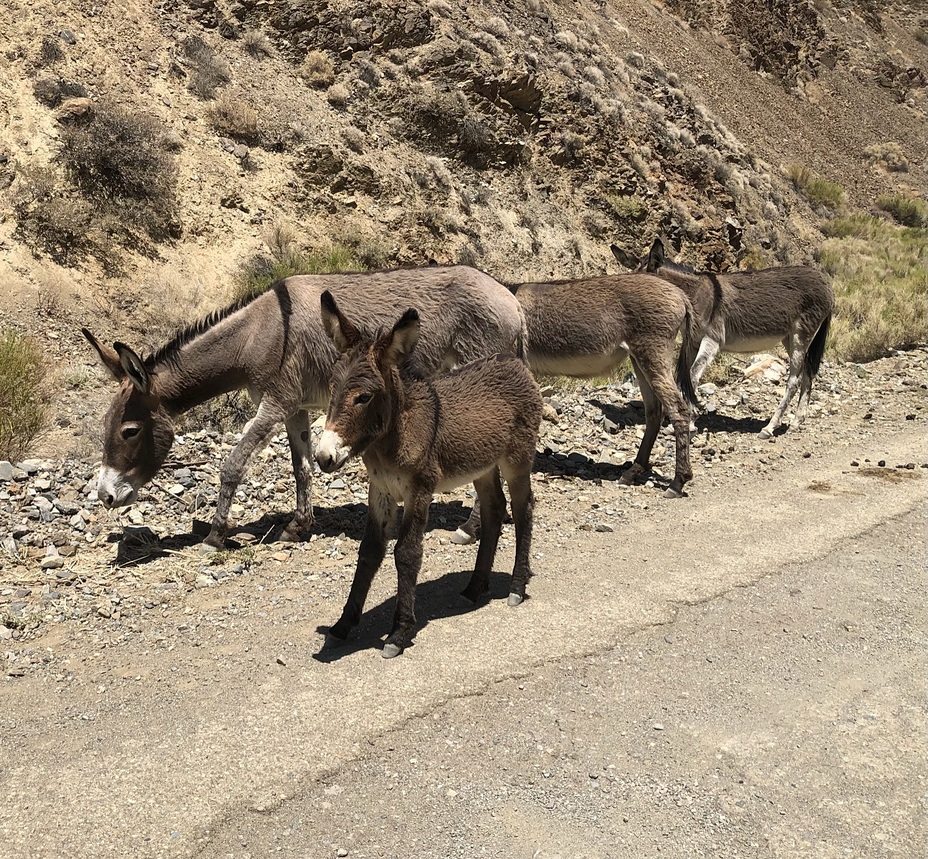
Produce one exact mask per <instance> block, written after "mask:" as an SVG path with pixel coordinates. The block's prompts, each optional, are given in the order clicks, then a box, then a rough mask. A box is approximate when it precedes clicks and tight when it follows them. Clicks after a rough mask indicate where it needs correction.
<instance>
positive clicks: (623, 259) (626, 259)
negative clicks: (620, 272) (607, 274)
mask: <svg viewBox="0 0 928 859" xmlns="http://www.w3.org/2000/svg"><path fill="white" fill-rule="evenodd" d="M609 250H611V251H612V255H613V256H614V257H615V259H616V262H618V264H619V265H620V266H622V267H623V268H627V269H630V270H631V271H636V270H637V268H638V266H639V265H640V264H641V262H640V260H637V259H635V257H633V256H632V255H631V254H630V253H628V252H627V251H625V250H624V249H623V248H620V247H619V246H618V245H609Z"/></svg>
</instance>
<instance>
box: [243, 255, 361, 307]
mask: <svg viewBox="0 0 928 859" xmlns="http://www.w3.org/2000/svg"><path fill="white" fill-rule="evenodd" d="M366 268H367V266H365V265H364V262H363V261H362V260H361V259H360V258H359V256H358V255H357V254H355V253H354V251H352V249H351V248H349V247H347V246H346V245H343V244H334V245H331V246H330V247H328V248H325V249H322V250H314V251H302V250H298V249H296V248H293V247H290V246H286V245H285V246H283V247H280V248H274V249H272V253H270V254H256V255H255V256H253V257H252V258H251V259H249V260H248V261H247V262H245V263H244V264H243V265H242V266H241V268H240V269H239V271H238V273H237V274H236V276H235V287H234V291H233V300H236V301H238V300H243V299H245V298H247V297H250V296H253V295H257V294H258V293H260V292H263V291H264V290H265V289H267V288H268V287H269V286H270V285H271V284H272V283H276V282H277V281H278V280H281V279H282V278H285V277H290V275H293V274H337V273H339V272H347V271H362V270H364V269H366Z"/></svg>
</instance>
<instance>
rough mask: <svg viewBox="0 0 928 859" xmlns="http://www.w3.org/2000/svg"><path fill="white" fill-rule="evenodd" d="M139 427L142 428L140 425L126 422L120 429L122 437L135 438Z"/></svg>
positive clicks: (139, 429) (139, 430)
mask: <svg viewBox="0 0 928 859" xmlns="http://www.w3.org/2000/svg"><path fill="white" fill-rule="evenodd" d="M141 429H142V428H141V427H140V426H136V425H135V424H128V425H127V426H124V427H123V428H122V430H121V432H122V437H123V438H124V439H126V440H128V439H130V438H135V437H136V436H137V435H138V434H139V432H141Z"/></svg>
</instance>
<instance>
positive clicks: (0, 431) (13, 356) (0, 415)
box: [0, 330, 48, 462]
mask: <svg viewBox="0 0 928 859" xmlns="http://www.w3.org/2000/svg"><path fill="white" fill-rule="evenodd" d="M47 375H48V365H47V364H46V362H45V357H44V354H43V352H42V350H41V348H40V347H39V345H38V344H37V343H36V342H35V341H34V340H32V339H31V338H29V337H26V336H24V335H22V334H20V333H19V332H17V331H12V330H6V331H0V459H6V460H9V461H11V462H17V461H18V460H20V459H22V458H23V457H24V456H25V455H26V453H28V451H29V447H30V445H31V444H32V443H33V442H34V441H35V440H36V438H38V437H39V435H41V433H42V432H43V430H44V429H45V428H46V420H47V417H48V398H47V394H48V391H47V388H46V377H47Z"/></svg>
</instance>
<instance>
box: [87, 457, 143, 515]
mask: <svg viewBox="0 0 928 859" xmlns="http://www.w3.org/2000/svg"><path fill="white" fill-rule="evenodd" d="M137 494H138V490H137V489H136V488H135V487H134V486H133V485H132V484H131V483H130V482H129V481H128V480H126V478H125V477H124V476H123V475H122V474H120V473H119V472H118V471H117V470H116V469H115V468H107V467H105V466H104V467H103V468H101V469H100V474H99V476H98V477H97V498H99V499H100V500H101V501H102V502H103V506H104V507H108V508H113V507H128V506H129V505H130V504H131V503H132V502H133V501H135V498H136V495H137Z"/></svg>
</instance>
